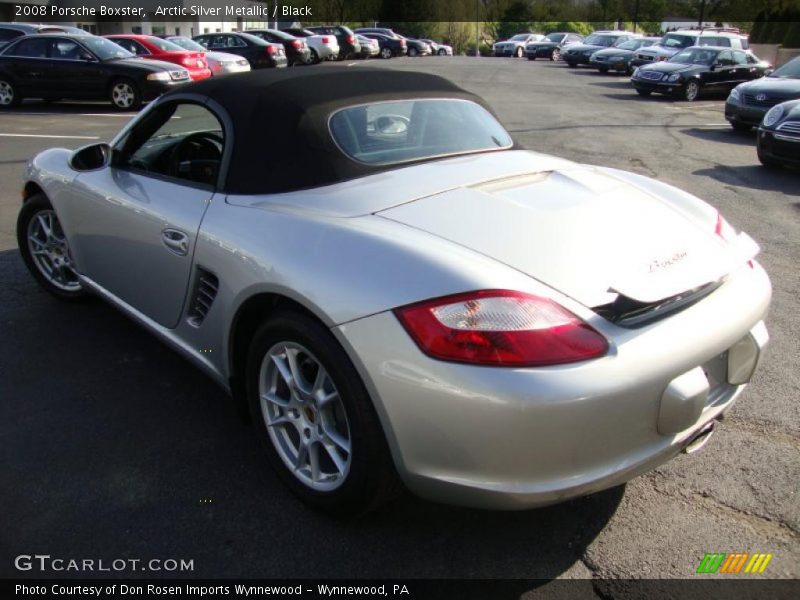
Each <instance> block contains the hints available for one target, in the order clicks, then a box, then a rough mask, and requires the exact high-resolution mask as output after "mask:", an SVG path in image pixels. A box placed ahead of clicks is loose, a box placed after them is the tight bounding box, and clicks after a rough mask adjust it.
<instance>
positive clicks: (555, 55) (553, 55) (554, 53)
mask: <svg viewBox="0 0 800 600" xmlns="http://www.w3.org/2000/svg"><path fill="white" fill-rule="evenodd" d="M550 60H552V61H557V60H561V50H560V49H558V48H553V51H552V52H551V53H550Z"/></svg>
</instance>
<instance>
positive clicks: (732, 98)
mask: <svg viewBox="0 0 800 600" xmlns="http://www.w3.org/2000/svg"><path fill="white" fill-rule="evenodd" d="M741 97H742V92H740V91H739V88H738V87H735V88H733V89H732V90H731V93H730V94H728V101H729V102H738V101H739V100H740V99H741Z"/></svg>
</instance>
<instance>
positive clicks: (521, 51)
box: [514, 48, 524, 58]
mask: <svg viewBox="0 0 800 600" xmlns="http://www.w3.org/2000/svg"><path fill="white" fill-rule="evenodd" d="M514 54H515V55H516V57H517V58H522V55H523V54H524V51H523V49H522V48H517V49H516V51H515V52H514Z"/></svg>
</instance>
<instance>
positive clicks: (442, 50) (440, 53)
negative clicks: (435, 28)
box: [437, 48, 447, 56]
mask: <svg viewBox="0 0 800 600" xmlns="http://www.w3.org/2000/svg"><path fill="white" fill-rule="evenodd" d="M437 54H438V55H439V56H447V50H445V49H444V48H439V52H437Z"/></svg>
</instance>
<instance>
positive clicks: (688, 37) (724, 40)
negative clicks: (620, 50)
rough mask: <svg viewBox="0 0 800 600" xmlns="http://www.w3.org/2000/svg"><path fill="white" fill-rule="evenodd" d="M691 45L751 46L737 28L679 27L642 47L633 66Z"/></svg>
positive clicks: (647, 62) (666, 57)
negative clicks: (657, 41)
mask: <svg viewBox="0 0 800 600" xmlns="http://www.w3.org/2000/svg"><path fill="white" fill-rule="evenodd" d="M690 46H717V47H720V48H730V49H731V50H747V49H748V48H749V47H750V45H749V43H748V39H747V36H746V35H742V34H741V33H739V30H738V29H735V28H723V27H707V28H705V29H679V30H678V31H670V32H669V33H667V34H665V35H664V37H662V38H661V41H660V42H659V43H658V44H655V45H653V46H648V47H647V48H641V49H640V50H639V51H638V52H637V53H636V56H634V57H633V59H632V60H631V66H632V67H640V66H642V65H649V64H651V63H653V62H659V61H662V60H667V59H669V58H672V57H673V56H675V55H676V54H677V53H678V52H680V51H681V50H684V49H686V48H689V47H690Z"/></svg>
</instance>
